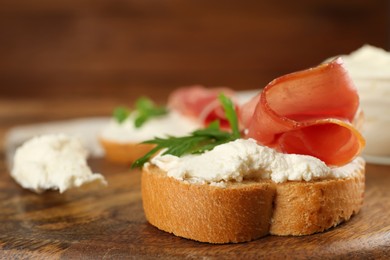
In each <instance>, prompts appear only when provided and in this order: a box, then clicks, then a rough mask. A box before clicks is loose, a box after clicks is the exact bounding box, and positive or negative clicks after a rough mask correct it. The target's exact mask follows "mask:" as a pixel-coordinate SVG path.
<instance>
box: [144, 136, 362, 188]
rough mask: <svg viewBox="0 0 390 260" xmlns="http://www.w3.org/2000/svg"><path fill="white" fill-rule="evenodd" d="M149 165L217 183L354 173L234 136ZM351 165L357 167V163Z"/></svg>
mask: <svg viewBox="0 0 390 260" xmlns="http://www.w3.org/2000/svg"><path fill="white" fill-rule="evenodd" d="M360 160H361V159H360ZM149 165H155V166H157V167H159V168H160V169H162V170H164V171H166V172H167V175H168V176H170V177H173V178H175V179H178V180H183V181H188V182H191V183H210V184H212V185H216V186H224V183H226V182H228V181H237V182H241V181H243V180H244V179H258V178H260V179H271V180H272V181H274V182H276V183H282V182H286V181H311V180H318V179H327V178H344V177H348V176H350V175H351V174H353V173H354V171H351V169H349V168H345V169H344V168H343V167H340V168H337V169H332V168H330V167H328V166H327V165H326V164H325V163H324V162H323V161H321V160H319V159H317V158H315V157H312V156H308V155H298V154H283V153H279V152H276V151H275V150H274V149H271V148H268V147H265V146H261V145H258V144H257V143H256V141H255V140H253V139H247V140H245V139H237V140H235V141H232V142H229V143H226V144H222V145H219V146H216V147H215V148H214V149H213V150H211V151H208V152H205V153H203V154H200V155H187V156H183V157H180V158H179V157H177V156H173V155H162V153H160V154H159V155H158V156H156V157H154V158H153V159H152V160H151V161H150V163H149V164H147V165H145V167H149ZM350 167H358V162H356V165H355V166H350Z"/></svg>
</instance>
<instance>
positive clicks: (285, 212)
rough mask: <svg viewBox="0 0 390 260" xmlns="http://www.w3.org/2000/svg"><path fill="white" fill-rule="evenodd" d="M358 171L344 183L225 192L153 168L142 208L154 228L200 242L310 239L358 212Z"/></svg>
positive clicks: (248, 186)
mask: <svg viewBox="0 0 390 260" xmlns="http://www.w3.org/2000/svg"><path fill="white" fill-rule="evenodd" d="M362 163H363V164H364V161H363V160H362ZM356 171H357V172H356V174H355V175H354V177H350V178H345V179H328V180H321V181H312V182H303V181H302V182H292V181H290V182H285V183H281V184H277V183H274V182H272V181H270V180H250V181H244V182H242V183H237V182H234V183H233V182H232V183H228V184H227V187H225V188H221V187H216V186H213V185H210V184H193V183H188V182H186V181H180V180H176V179H174V178H171V177H169V176H167V174H166V173H165V172H163V171H162V170H160V169H159V168H157V167H155V166H151V165H148V166H146V167H144V168H143V171H142V185H141V187H142V200H143V207H144V212H145V216H146V218H147V220H148V221H149V222H150V223H151V224H152V225H154V226H156V227H157V228H159V229H161V230H163V231H166V232H169V233H173V234H175V235H177V236H180V237H184V238H188V239H193V240H196V241H201V242H208V243H218V244H219V243H237V242H245V241H250V240H254V239H257V238H259V237H262V236H265V235H267V234H273V235H281V236H287V235H294V236H299V235H309V234H313V233H316V232H322V231H324V230H326V229H329V228H331V227H334V226H336V225H338V224H339V223H341V222H343V221H346V220H348V219H350V217H351V216H352V215H354V214H356V213H357V212H359V210H360V208H361V205H362V203H363V197H364V181H365V180H364V165H361V167H360V168H357V169H356Z"/></svg>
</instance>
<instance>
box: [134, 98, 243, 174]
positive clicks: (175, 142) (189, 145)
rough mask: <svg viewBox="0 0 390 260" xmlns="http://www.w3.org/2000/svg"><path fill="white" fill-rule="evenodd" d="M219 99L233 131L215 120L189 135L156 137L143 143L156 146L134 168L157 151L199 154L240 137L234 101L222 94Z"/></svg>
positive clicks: (173, 153)
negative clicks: (228, 130)
mask: <svg viewBox="0 0 390 260" xmlns="http://www.w3.org/2000/svg"><path fill="white" fill-rule="evenodd" d="M219 99H220V101H221V103H222V105H223V108H224V110H225V113H226V117H227V118H228V121H229V123H230V126H231V128H232V133H230V132H227V131H222V130H221V128H220V125H219V121H214V122H212V123H210V124H209V125H208V127H206V128H204V129H199V130H196V131H193V132H192V133H191V134H190V135H188V136H182V137H174V136H168V137H167V138H158V137H157V138H155V139H152V140H148V141H145V142H143V143H147V144H155V145H156V146H155V147H154V148H153V149H152V150H151V151H149V152H148V153H147V154H145V155H144V156H143V157H141V158H139V159H138V160H136V161H135V162H134V163H133V164H132V166H131V167H132V168H136V167H142V166H143V165H144V164H145V163H146V162H147V161H148V160H149V159H150V158H151V157H152V156H153V155H154V154H155V153H156V152H157V151H159V150H161V149H166V150H165V151H164V153H163V154H172V155H175V156H178V157H180V156H183V155H185V154H199V153H203V152H205V151H209V150H212V149H214V147H215V146H217V145H220V144H223V143H227V142H230V141H233V140H235V139H238V138H240V132H239V128H238V119H237V114H236V111H235V109H234V104H233V102H232V101H231V100H230V99H228V98H227V97H226V96H224V95H223V94H221V95H220V96H219Z"/></svg>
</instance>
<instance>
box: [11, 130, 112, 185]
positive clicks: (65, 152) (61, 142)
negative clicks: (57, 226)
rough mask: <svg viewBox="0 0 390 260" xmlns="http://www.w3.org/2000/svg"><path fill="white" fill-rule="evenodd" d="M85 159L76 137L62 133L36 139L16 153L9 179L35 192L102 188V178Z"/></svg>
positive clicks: (83, 149) (85, 151)
mask: <svg viewBox="0 0 390 260" xmlns="http://www.w3.org/2000/svg"><path fill="white" fill-rule="evenodd" d="M87 156H88V153H87V150H86V149H85V148H84V147H83V146H82V144H81V142H80V141H79V140H78V139H77V138H74V137H70V136H66V135H64V134H49V135H42V136H38V137H35V138H32V139H30V140H28V141H27V142H25V143H24V144H23V145H22V146H20V147H19V148H18V149H17V150H16V152H15V156H14V163H13V168H12V170H11V176H12V177H13V178H14V179H15V180H16V182H18V183H19V184H20V185H21V186H22V187H23V188H26V189H30V190H32V191H34V192H37V193H41V192H43V191H44V190H48V189H54V190H59V192H60V193H62V192H64V191H65V190H67V189H70V188H73V187H80V186H82V185H85V184H87V183H92V182H97V183H100V184H104V185H106V184H107V183H106V181H105V179H104V177H103V176H102V175H100V174H97V173H96V174H93V173H92V172H91V169H90V168H89V167H88V165H87V161H86V159H87Z"/></svg>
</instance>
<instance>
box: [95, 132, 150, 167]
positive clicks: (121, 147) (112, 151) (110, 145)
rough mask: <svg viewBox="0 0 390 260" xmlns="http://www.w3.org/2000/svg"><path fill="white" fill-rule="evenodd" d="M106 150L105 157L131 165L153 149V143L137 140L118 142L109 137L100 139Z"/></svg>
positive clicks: (114, 161)
mask: <svg viewBox="0 0 390 260" xmlns="http://www.w3.org/2000/svg"><path fill="white" fill-rule="evenodd" d="M99 141H100V143H101V145H102V146H103V149H104V151H105V158H106V159H107V160H108V161H109V162H112V163H116V164H122V165H130V164H131V163H132V162H134V161H135V160H137V159H138V158H141V157H142V156H144V155H145V154H146V153H147V152H149V151H150V150H152V149H153V147H154V145H153V144H140V143H136V142H133V143H131V142H129V143H118V142H114V141H110V140H107V139H103V138H100V139H99Z"/></svg>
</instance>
